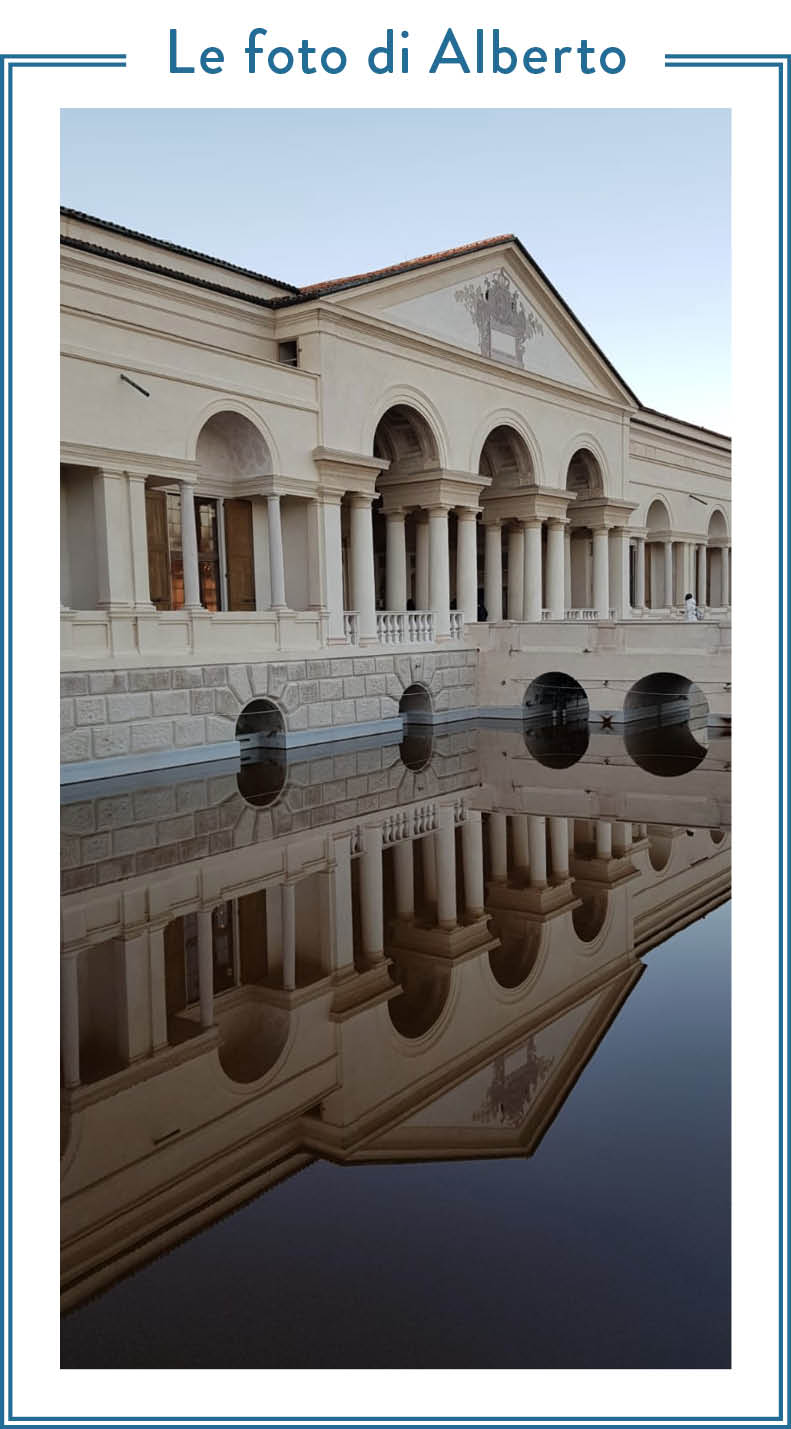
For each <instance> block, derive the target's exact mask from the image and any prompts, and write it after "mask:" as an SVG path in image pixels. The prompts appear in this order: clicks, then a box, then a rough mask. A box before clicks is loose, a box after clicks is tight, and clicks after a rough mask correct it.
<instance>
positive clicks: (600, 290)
mask: <svg viewBox="0 0 791 1429" xmlns="http://www.w3.org/2000/svg"><path fill="white" fill-rule="evenodd" d="M729 119H730V116H729V112H728V111H727V110H724V109H716V110H711V109H694V110H673V109H642V110H623V109H621V110H606V109H590V110H586V109H543V110H542V109H487V110H481V109H430V110H419V109H375V110H360V109H348V110H344V109H338V110H319V109H285V110H278V109H233V110H218V109H203V110H202V109H193V110H189V109H165V110H156V109H134V110H133V109H113V110H98V109H92V110H64V111H63V114H62V130H61V133H62V153H61V198H62V202H63V203H64V204H65V205H66V206H67V207H69V208H76V209H81V210H82V211H84V212H86V213H90V214H93V215H95V216H97V217H100V218H105V219H111V220H112V221H114V222H116V223H121V224H124V225H126V226H127V227H129V228H134V229H137V230H139V231H141V232H143V233H149V234H152V235H154V236H155V237H158V238H166V239H169V240H170V241H172V242H174V243H179V244H182V245H184V246H185V247H188V248H194V249H198V250H199V251H201V252H204V253H209V254H212V255H214V256H216V257H219V258H224V259H226V260H229V261H230V262H233V263H238V264H241V265H242V266H244V267H248V268H252V269H255V270H256V271H258V272H262V273H266V274H269V275H270V276H272V277H275V278H278V279H281V280H284V281H286V282H289V283H295V284H298V285H301V284H305V283H311V282H318V281H319V280H321V279H324V278H333V277H342V276H344V275H346V274H351V273H356V272H363V271H365V270H367V269H371V268H379V267H383V266H386V265H388V264H391V263H397V262H401V261H403V260H405V259H408V258H414V257H417V256H420V255H422V254H425V253H432V252H436V251H438V250H441V249H445V248H455V247H457V246H458V245H460V244H463V243H470V242H474V241H475V240H476V239H481V238H487V237H490V236H492V235H495V234H500V233H516V234H517V235H518V237H519V238H520V239H521V240H522V243H523V244H524V246H525V247H526V248H527V250H528V252H529V253H530V254H531V255H532V256H533V257H534V258H535V260H536V262H537V263H538V264H539V265H540V266H541V267H542V268H543V270H544V272H545V273H546V275H547V277H548V278H549V279H550V280H551V282H552V283H553V284H554V286H555V287H556V288H557V289H558V290H559V292H560V293H562V295H563V297H564V298H565V300H566V302H567V303H568V304H569V306H570V307H571V308H572V309H573V310H574V312H575V313H576V314H577V316H578V317H579V319H580V320H581V322H582V323H583V324H584V325H585V327H587V329H588V331H589V332H590V333H591V335H592V337H593V338H594V339H595V340H596V342H597V343H598V345H599V347H601V348H602V349H603V350H604V352H605V353H606V354H607V356H608V358H609V359H610V361H611V362H612V363H613V364H614V366H615V367H616V368H617V369H618V371H619V372H620V373H621V375H622V376H623V378H624V379H625V380H626V382H627V383H628V384H629V386H630V387H631V388H632V390H633V391H634V392H636V394H637V396H638V397H639V399H640V400H641V402H643V403H644V405H646V406H648V407H655V408H658V409H659V410H660V411H665V412H669V413H670V414H672V415H673V416H677V417H683V418H685V419H686V420H688V421H692V422H697V423H700V424H702V425H704V426H709V427H712V428H714V429H715V430H716V431H722V432H727V431H729V430H730V414H729V389H730V351H729V344H730V128H729Z"/></svg>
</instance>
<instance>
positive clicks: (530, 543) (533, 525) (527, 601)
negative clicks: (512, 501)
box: [523, 521, 542, 621]
mask: <svg viewBox="0 0 791 1429" xmlns="http://www.w3.org/2000/svg"><path fill="white" fill-rule="evenodd" d="M524 557H525V574H524V583H523V591H524V595H523V602H524V613H525V614H524V618H525V620H532V621H536V620H540V619H541V584H542V582H541V522H540V521H525V537H524Z"/></svg>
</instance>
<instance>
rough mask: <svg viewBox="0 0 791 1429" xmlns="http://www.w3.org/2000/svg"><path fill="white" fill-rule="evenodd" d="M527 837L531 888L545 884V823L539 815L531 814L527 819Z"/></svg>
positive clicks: (544, 886)
mask: <svg viewBox="0 0 791 1429" xmlns="http://www.w3.org/2000/svg"><path fill="white" fill-rule="evenodd" d="M528 839H529V845H530V883H531V885H532V887H533V888H546V886H547V824H546V819H544V818H542V817H541V816H540V815H537V814H531V815H530V817H529V819H528Z"/></svg>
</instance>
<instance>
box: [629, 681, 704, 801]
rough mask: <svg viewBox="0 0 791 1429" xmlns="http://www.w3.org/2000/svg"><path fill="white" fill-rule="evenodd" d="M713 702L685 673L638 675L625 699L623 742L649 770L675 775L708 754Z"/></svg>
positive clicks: (665, 774)
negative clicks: (709, 717) (710, 711)
mask: <svg viewBox="0 0 791 1429" xmlns="http://www.w3.org/2000/svg"><path fill="white" fill-rule="evenodd" d="M708 712H709V707H708V702H707V700H706V699H705V697H704V695H703V694H702V693H701V691H700V690H699V689H698V686H697V685H695V684H694V683H693V682H692V681H691V680H689V679H687V677H686V676H684V675H675V674H670V673H668V672H660V673H658V674H655V675H646V676H645V678H644V679H642V680H638V681H637V683H636V684H635V685H633V686H632V688H631V690H630V691H629V693H628V694H627V696H626V699H625V700H624V719H625V721H626V724H625V729H624V745H625V747H626V752H627V754H628V755H629V757H630V759H632V760H634V762H635V764H637V765H638V766H639V768H640V769H644V770H645V772H646V773H647V774H656V775H658V776H659V777H660V778H674V777H676V776H678V775H680V774H687V773H689V772H690V771H691V770H692V769H695V768H697V766H698V764H700V763H701V761H702V760H703V759H705V757H706V753H707V746H706V723H707V720H708Z"/></svg>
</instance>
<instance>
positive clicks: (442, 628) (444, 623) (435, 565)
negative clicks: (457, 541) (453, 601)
mask: <svg viewBox="0 0 791 1429" xmlns="http://www.w3.org/2000/svg"><path fill="white" fill-rule="evenodd" d="M428 542H429V572H428V596H429V608H430V609H431V610H432V611H433V612H434V629H435V631H436V636H437V639H438V640H443V639H445V640H447V639H448V637H449V635H450V552H449V550H448V508H447V506H432V508H431V510H430V511H429V513H428Z"/></svg>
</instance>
